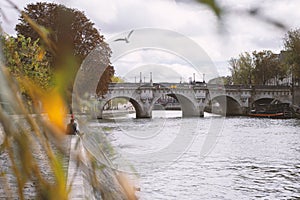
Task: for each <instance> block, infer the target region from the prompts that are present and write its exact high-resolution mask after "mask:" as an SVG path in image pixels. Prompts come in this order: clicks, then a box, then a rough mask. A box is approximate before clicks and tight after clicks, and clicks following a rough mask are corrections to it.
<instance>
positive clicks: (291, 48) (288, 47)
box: [284, 29, 300, 83]
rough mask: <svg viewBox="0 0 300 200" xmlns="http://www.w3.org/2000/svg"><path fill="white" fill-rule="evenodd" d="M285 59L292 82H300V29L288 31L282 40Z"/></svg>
mask: <svg viewBox="0 0 300 200" xmlns="http://www.w3.org/2000/svg"><path fill="white" fill-rule="evenodd" d="M284 48H285V53H284V54H285V56H284V57H285V59H284V62H285V63H286V64H287V65H288V66H289V70H290V72H291V74H292V77H293V81H294V82H298V83H299V82H300V29H296V30H291V31H288V33H287V34H286V36H285V38H284Z"/></svg>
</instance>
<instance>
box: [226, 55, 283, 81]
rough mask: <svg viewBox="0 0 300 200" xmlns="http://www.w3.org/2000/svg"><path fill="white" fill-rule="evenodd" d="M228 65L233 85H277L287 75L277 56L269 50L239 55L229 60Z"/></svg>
mask: <svg viewBox="0 0 300 200" xmlns="http://www.w3.org/2000/svg"><path fill="white" fill-rule="evenodd" d="M229 65H230V71H231V75H232V80H233V83H234V84H257V85H266V84H268V83H270V81H271V82H272V84H277V83H278V80H280V79H281V80H282V79H283V78H285V77H286V75H287V70H286V68H285V67H284V66H283V65H282V63H281V62H280V59H279V55H278V54H274V53H273V52H272V51H269V50H264V51H259V52H257V51H254V52H252V53H248V52H246V53H243V54H240V55H239V57H238V58H237V59H236V58H231V60H230V61H229Z"/></svg>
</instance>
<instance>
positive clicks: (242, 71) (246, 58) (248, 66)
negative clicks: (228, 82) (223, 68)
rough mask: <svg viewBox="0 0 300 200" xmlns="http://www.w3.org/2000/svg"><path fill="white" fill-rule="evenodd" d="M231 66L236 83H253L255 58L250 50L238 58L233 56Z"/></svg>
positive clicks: (233, 79)
mask: <svg viewBox="0 0 300 200" xmlns="http://www.w3.org/2000/svg"><path fill="white" fill-rule="evenodd" d="M229 65H230V66H231V68H230V71H231V74H232V81H233V83H234V84H244V85H248V84H252V83H253V80H252V79H253V77H252V72H253V68H254V65H253V59H252V57H251V55H250V54H249V53H248V52H245V53H242V54H240V55H239V58H238V59H235V58H231V59H230V61H229Z"/></svg>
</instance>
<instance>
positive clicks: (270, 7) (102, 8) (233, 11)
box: [0, 0, 300, 81]
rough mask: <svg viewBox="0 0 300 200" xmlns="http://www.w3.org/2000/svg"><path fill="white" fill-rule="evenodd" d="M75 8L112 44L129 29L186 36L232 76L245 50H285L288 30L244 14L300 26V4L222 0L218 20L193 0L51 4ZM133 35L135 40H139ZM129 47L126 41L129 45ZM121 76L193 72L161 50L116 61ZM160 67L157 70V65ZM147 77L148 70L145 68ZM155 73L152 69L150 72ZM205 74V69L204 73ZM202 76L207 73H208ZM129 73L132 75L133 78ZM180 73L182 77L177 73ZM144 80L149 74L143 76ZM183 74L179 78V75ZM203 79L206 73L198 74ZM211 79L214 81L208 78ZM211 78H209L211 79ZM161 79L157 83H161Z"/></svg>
mask: <svg viewBox="0 0 300 200" xmlns="http://www.w3.org/2000/svg"><path fill="white" fill-rule="evenodd" d="M12 1H13V2H15V3H16V4H17V5H18V6H19V8H23V7H25V5H26V4H28V3H30V2H36V1H34V0H12ZM50 2H57V3H61V4H65V5H66V6H68V7H71V8H77V9H78V10H81V11H84V13H85V14H86V16H87V17H88V18H89V19H90V20H91V21H92V22H94V23H95V26H96V28H98V29H99V30H100V33H101V34H103V35H104V36H105V38H106V39H107V40H109V39H111V38H118V37H123V36H124V37H125V36H126V35H127V34H128V32H130V30H137V29H141V28H145V27H147V28H155V29H162V30H165V29H167V30H170V31H174V32H176V33H178V34H182V35H183V37H187V38H190V39H192V40H193V41H194V42H195V43H196V44H197V45H199V47H201V48H202V49H203V50H204V51H205V52H206V54H207V55H208V57H209V58H210V59H211V60H212V62H213V64H214V65H215V67H216V69H217V71H218V72H219V74H220V75H229V74H230V73H229V70H228V67H229V66H228V60H229V59H230V58H231V57H237V56H238V55H239V54H240V53H241V52H245V51H251V52H252V51H254V50H264V49H268V50H272V51H274V52H275V53H279V52H280V50H281V49H282V48H283V41H282V39H283V37H284V35H285V32H286V30H283V29H279V28H277V27H275V26H273V25H271V24H269V23H266V22H263V20H259V19H256V18H253V17H249V16H247V15H244V14H242V12H240V11H243V10H247V9H253V8H259V11H260V13H261V14H262V15H263V16H264V17H266V18H269V19H274V20H277V21H279V22H282V23H283V24H285V25H286V27H287V29H294V28H298V27H300V12H299V8H300V1H299V0H243V1H234V0H219V1H217V2H218V3H219V4H220V5H221V7H223V8H224V10H225V11H228V12H227V14H225V15H224V16H223V18H222V21H221V22H220V21H218V20H217V18H216V16H215V15H214V14H213V13H212V11H211V10H210V9H208V8H207V7H206V6H203V5H199V4H196V3H194V2H193V0H151V1H147V0H60V1H58V0H52V1H50ZM0 7H1V9H2V12H4V13H5V15H6V16H7V18H8V21H5V20H3V19H2V20H1V21H2V27H3V29H4V31H5V32H7V33H9V34H15V32H14V26H15V24H16V23H17V22H18V13H17V12H16V11H14V10H13V9H12V8H11V7H10V6H9V5H8V4H7V3H5V0H1V2H0ZM134 34H135V32H133V34H132V39H134ZM124 45H126V43H125V42H124ZM113 64H114V66H115V69H116V74H117V75H120V76H123V77H125V78H126V80H128V79H130V80H128V81H133V79H134V77H135V76H138V74H139V73H138V74H136V75H135V74H134V73H133V72H138V71H139V67H141V71H142V69H144V68H145V66H147V67H148V68H149V67H151V66H153V76H154V77H155V74H156V75H157V76H156V77H162V75H164V76H165V79H167V78H168V77H167V74H166V73H164V71H167V70H161V72H160V67H159V66H158V65H161V69H162V68H172V69H174V70H175V71H176V73H172V76H170V77H172V78H170V79H169V80H172V81H179V79H180V77H181V79H184V80H188V78H189V77H191V76H192V73H193V69H192V67H191V66H189V63H188V61H186V60H185V61H184V59H182V58H180V57H178V56H174V54H169V55H168V54H167V53H166V52H162V51H157V50H152V51H150V50H146V51H145V50H141V51H135V52H132V53H128V54H126V55H124V56H123V57H122V58H120V59H118V60H116V61H115V62H114V63H113ZM154 66H155V67H154ZM189 67H191V68H190V69H189ZM146 71H147V72H145V73H148V72H149V69H148V70H146ZM150 71H152V70H150ZM200 71H201V70H200ZM203 73H205V72H204V71H203ZM128 74H130V75H128ZM175 74H177V75H175ZM143 76H145V79H147V78H149V75H148V74H146V75H143ZM175 76H178V77H175ZM196 78H197V79H201V80H202V78H203V77H202V74H201V73H198V74H197V75H196ZM209 78H211V77H209ZM207 79H208V78H207ZM162 80H163V78H159V80H158V81H162Z"/></svg>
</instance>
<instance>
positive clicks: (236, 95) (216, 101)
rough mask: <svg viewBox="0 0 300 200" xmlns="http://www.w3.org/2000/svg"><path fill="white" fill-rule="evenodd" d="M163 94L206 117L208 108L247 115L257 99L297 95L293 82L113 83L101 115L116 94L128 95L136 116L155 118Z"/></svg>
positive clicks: (102, 100)
mask: <svg viewBox="0 0 300 200" xmlns="http://www.w3.org/2000/svg"><path fill="white" fill-rule="evenodd" d="M163 95H167V96H171V97H173V98H175V99H177V100H178V102H179V103H180V105H181V110H182V115H183V117H203V116H204V110H205V109H206V110H209V111H211V112H215V113H221V114H226V115H245V114H247V113H248V112H249V110H250V109H251V107H252V106H253V105H254V104H255V103H257V102H260V101H263V100H267V101H269V102H270V101H271V100H274V99H277V100H279V101H281V102H285V103H292V99H293V97H292V88H291V87H289V86H243V85H225V86H222V85H215V84H205V83H198V84H187V83H113V84H110V86H109V90H108V93H107V94H106V95H105V96H103V97H102V98H99V99H98V103H97V104H98V105H97V117H98V118H102V113H103V110H104V107H105V105H106V104H107V102H109V101H110V100H112V99H114V98H125V99H128V100H129V101H130V102H131V104H132V105H133V107H134V108H135V111H136V118H151V117H152V110H153V107H154V104H155V102H156V101H157V100H158V99H159V98H161V97H162V96H163ZM214 105H218V106H214Z"/></svg>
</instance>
